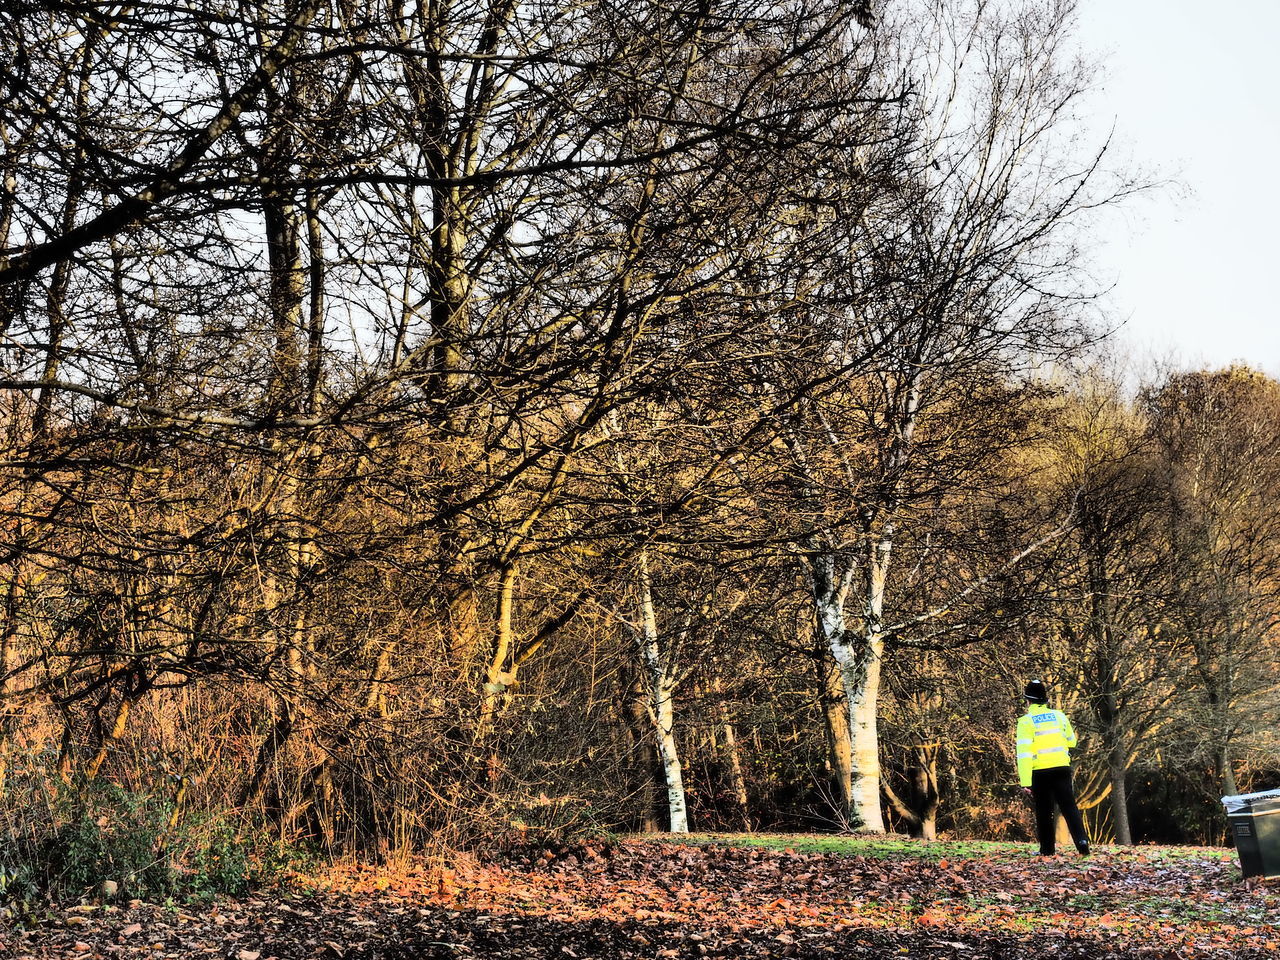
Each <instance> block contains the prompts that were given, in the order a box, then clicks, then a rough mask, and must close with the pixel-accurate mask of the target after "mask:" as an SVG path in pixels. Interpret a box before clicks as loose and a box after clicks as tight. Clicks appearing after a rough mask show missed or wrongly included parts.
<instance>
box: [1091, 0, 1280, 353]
mask: <svg viewBox="0 0 1280 960" xmlns="http://www.w3.org/2000/svg"><path fill="white" fill-rule="evenodd" d="M1080 41H1081V43H1082V45H1083V46H1084V47H1085V48H1086V49H1088V50H1090V51H1093V52H1096V53H1098V54H1099V55H1101V56H1102V57H1103V59H1104V64H1105V74H1104V75H1103V77H1102V81H1101V84H1102V91H1101V95H1100V96H1097V97H1096V98H1095V102H1096V104H1097V108H1096V109H1097V120H1098V124H1097V126H1098V128H1099V130H1100V131H1101V132H1105V130H1107V129H1108V128H1109V127H1110V126H1111V125H1112V123H1113V122H1114V124H1115V126H1116V130H1117V133H1118V139H1119V141H1120V144H1121V148H1122V150H1123V151H1124V152H1125V153H1126V154H1130V155H1132V157H1133V158H1134V159H1135V160H1136V161H1138V162H1139V163H1141V164H1143V165H1144V166H1152V167H1155V168H1157V169H1158V171H1159V173H1160V174H1161V175H1162V176H1164V177H1168V178H1173V179H1176V180H1177V181H1178V182H1179V183H1180V184H1181V186H1180V187H1174V188H1171V189H1168V190H1165V191H1162V192H1161V194H1160V195H1159V196H1157V197H1156V198H1154V199H1151V200H1148V201H1145V202H1139V203H1135V204H1133V205H1132V206H1131V210H1130V212H1129V214H1128V215H1126V216H1124V217H1116V218H1115V219H1114V220H1113V221H1112V222H1111V223H1110V224H1109V225H1108V229H1107V230H1106V231H1105V235H1106V243H1105V246H1104V247H1103V249H1101V250H1100V251H1099V253H1098V258H1097V263H1098V266H1099V267H1100V268H1101V270H1102V271H1103V273H1104V274H1105V275H1107V276H1108V277H1109V279H1111V280H1113V281H1114V283H1115V290H1114V292H1113V294H1112V297H1111V301H1110V311H1109V312H1110V313H1111V315H1112V316H1113V317H1114V318H1116V319H1117V320H1124V321H1126V322H1125V327H1124V329H1123V330H1122V332H1121V334H1120V337H1121V341H1122V343H1123V344H1124V345H1125V347H1126V348H1127V349H1128V350H1132V351H1135V352H1137V353H1139V354H1142V353H1147V352H1153V353H1155V354H1158V355H1167V354H1169V353H1176V354H1177V355H1178V357H1179V359H1180V360H1181V361H1182V363H1183V364H1184V365H1196V364H1200V363H1203V364H1207V365H1210V366H1222V365H1225V364H1228V363H1230V362H1232V361H1233V360H1243V361H1245V362H1247V363H1249V364H1250V365H1252V366H1255V367H1260V368H1262V369H1264V370H1266V371H1268V372H1269V373H1271V374H1272V375H1276V376H1280V309H1277V302H1278V297H1280V293H1278V289H1277V288H1278V287H1280V69H1278V68H1277V66H1276V45H1277V43H1280V0H1221V2H1218V3H1205V2H1203V0H1201V2H1190V0H1080Z"/></svg>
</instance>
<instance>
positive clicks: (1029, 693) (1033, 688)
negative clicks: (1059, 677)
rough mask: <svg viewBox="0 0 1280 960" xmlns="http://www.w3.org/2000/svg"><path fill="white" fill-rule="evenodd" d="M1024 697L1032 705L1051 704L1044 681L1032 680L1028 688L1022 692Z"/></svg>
mask: <svg viewBox="0 0 1280 960" xmlns="http://www.w3.org/2000/svg"><path fill="white" fill-rule="evenodd" d="M1022 695H1023V696H1025V697H1026V698H1027V699H1028V700H1030V701H1031V702H1032V703H1048V702H1049V691H1048V690H1046V689H1045V686H1044V681H1042V680H1032V681H1031V682H1030V683H1028V684H1027V688H1026V689H1025V690H1024V691H1022Z"/></svg>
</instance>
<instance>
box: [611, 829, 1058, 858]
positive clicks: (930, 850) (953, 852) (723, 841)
mask: <svg viewBox="0 0 1280 960" xmlns="http://www.w3.org/2000/svg"><path fill="white" fill-rule="evenodd" d="M636 839H646V840H654V839H661V840H662V841H663V842H668V843H687V844H692V845H694V846H721V847H748V848H760V849H764V850H779V851H782V850H790V851H792V852H794V853H825V854H832V855H834V856H841V857H874V858H877V859H906V860H932V861H937V860H949V859H985V858H988V857H1001V858H1005V857H1013V858H1016V857H1020V856H1022V857H1029V856H1031V855H1032V854H1033V853H1034V852H1035V850H1034V848H1033V847H1032V845H1030V844H1026V843H1007V842H999V841H994V840H938V841H934V842H931V843H925V842H924V841H921V840H912V839H911V838H909V837H902V836H897V835H876V836H851V835H843V834H841V835H837V834H820V833H688V834H672V835H668V836H663V837H661V838H657V837H654V836H653V835H649V836H646V837H637V838H636Z"/></svg>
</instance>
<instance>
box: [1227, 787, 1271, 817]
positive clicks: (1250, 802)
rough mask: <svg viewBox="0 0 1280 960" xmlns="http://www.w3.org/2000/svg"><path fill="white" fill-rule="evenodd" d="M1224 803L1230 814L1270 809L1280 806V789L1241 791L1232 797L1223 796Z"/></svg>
mask: <svg viewBox="0 0 1280 960" xmlns="http://www.w3.org/2000/svg"><path fill="white" fill-rule="evenodd" d="M1222 805H1223V806H1224V807H1226V808H1227V813H1228V814H1232V813H1249V812H1252V811H1254V810H1257V809H1263V810H1266V809H1270V808H1272V807H1277V806H1280V789H1276V790H1259V791H1258V792H1257V793H1240V794H1236V795H1235V796H1231V797H1223V798H1222Z"/></svg>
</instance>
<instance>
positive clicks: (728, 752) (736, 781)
mask: <svg viewBox="0 0 1280 960" xmlns="http://www.w3.org/2000/svg"><path fill="white" fill-rule="evenodd" d="M719 687H720V682H719V679H718V678H717V680H716V688H717V690H716V692H717V693H719V692H720V691H719ZM719 704H720V727H721V729H722V730H723V731H724V755H725V758H726V759H727V760H728V761H729V786H730V788H731V789H732V790H733V798H734V800H735V802H736V803H737V805H738V816H739V819H740V820H741V821H742V829H744V830H746V831H747V832H750V831H751V830H753V829H754V827H753V826H752V824H751V805H750V800H749V798H748V797H747V778H746V777H745V776H744V775H743V773H742V757H741V756H740V754H739V751H738V733H737V731H736V730H735V729H734V726H733V718H732V717H731V716H730V715H729V705H728V704H727V703H725V702H724V699H723V698H719Z"/></svg>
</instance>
